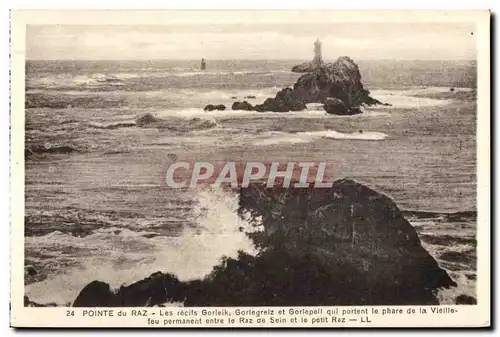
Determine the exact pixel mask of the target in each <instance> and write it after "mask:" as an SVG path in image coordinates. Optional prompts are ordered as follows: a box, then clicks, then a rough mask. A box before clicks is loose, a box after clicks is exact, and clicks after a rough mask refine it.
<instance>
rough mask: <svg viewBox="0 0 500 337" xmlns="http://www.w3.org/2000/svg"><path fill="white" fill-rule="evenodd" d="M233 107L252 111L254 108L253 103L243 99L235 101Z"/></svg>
mask: <svg viewBox="0 0 500 337" xmlns="http://www.w3.org/2000/svg"><path fill="white" fill-rule="evenodd" d="M231 109H233V110H245V111H251V110H253V109H254V108H253V106H252V104H250V103H248V102H247V101H243V102H234V103H233V105H232V106H231Z"/></svg>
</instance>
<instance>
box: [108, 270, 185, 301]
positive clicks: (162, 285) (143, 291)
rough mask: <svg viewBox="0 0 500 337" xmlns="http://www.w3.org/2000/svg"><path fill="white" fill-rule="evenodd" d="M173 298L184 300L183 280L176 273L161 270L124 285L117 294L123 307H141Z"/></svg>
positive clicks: (117, 298)
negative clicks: (166, 272)
mask: <svg viewBox="0 0 500 337" xmlns="http://www.w3.org/2000/svg"><path fill="white" fill-rule="evenodd" d="M171 300H174V301H182V300H183V291H182V285H181V282H179V280H178V279H177V277H175V276H174V275H172V274H163V273H161V272H157V273H154V274H152V275H151V276H149V277H148V278H146V279H144V280H141V281H139V282H136V283H134V284H131V285H129V286H126V287H123V286H122V287H121V288H120V290H119V291H118V293H117V294H116V301H117V303H118V304H119V306H123V307H141V306H145V305H146V303H148V306H154V305H159V304H163V303H166V302H169V301H171Z"/></svg>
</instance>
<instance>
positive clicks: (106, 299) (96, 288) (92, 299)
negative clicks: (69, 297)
mask: <svg viewBox="0 0 500 337" xmlns="http://www.w3.org/2000/svg"><path fill="white" fill-rule="evenodd" d="M117 303H118V302H117V300H116V296H115V294H113V292H112V291H111V289H110V287H109V284H107V283H104V282H100V281H93V282H90V283H89V284H87V285H86V286H85V287H84V288H83V289H82V290H81V291H80V293H79V294H78V296H77V297H76V299H75V301H74V302H73V307H116V306H117Z"/></svg>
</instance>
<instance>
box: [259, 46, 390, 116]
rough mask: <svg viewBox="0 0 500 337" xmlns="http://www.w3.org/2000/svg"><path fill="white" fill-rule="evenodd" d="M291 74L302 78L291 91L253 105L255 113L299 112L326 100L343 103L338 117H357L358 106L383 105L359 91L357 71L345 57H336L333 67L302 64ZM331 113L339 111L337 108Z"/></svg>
mask: <svg viewBox="0 0 500 337" xmlns="http://www.w3.org/2000/svg"><path fill="white" fill-rule="evenodd" d="M292 71H294V72H300V73H304V74H303V75H302V76H300V77H299V78H298V79H297V82H296V83H295V84H294V86H293V88H286V89H283V90H281V91H280V92H278V94H277V95H276V97H274V98H268V99H267V100H266V101H265V102H264V103H263V104H260V105H257V106H256V107H255V109H256V110H257V111H277V112H285V111H299V110H303V109H305V108H306V104H308V103H322V104H323V103H325V101H326V99H327V98H329V97H331V98H335V99H338V100H340V101H342V102H343V103H344V106H345V107H346V110H347V112H341V114H354V113H360V112H361V110H360V107H361V106H362V105H375V104H383V103H382V102H380V101H378V100H376V99H374V98H372V97H370V92H369V91H368V90H365V89H364V88H363V84H362V83H361V74H360V72H359V68H358V66H357V64H356V63H354V61H353V60H351V59H350V58H349V57H346V56H344V57H340V58H338V59H337V60H336V61H335V62H333V63H314V62H309V63H304V64H300V65H297V66H295V67H293V68H292ZM329 110H330V111H333V108H332V109H329ZM335 110H340V111H343V109H341V107H336V108H335Z"/></svg>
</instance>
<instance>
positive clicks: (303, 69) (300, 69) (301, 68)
mask: <svg viewBox="0 0 500 337" xmlns="http://www.w3.org/2000/svg"><path fill="white" fill-rule="evenodd" d="M316 67H317V65H316V64H314V63H313V62H305V63H301V64H298V65H295V66H293V67H292V72H293V73H309V72H312V71H314V69H315V68H316Z"/></svg>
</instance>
